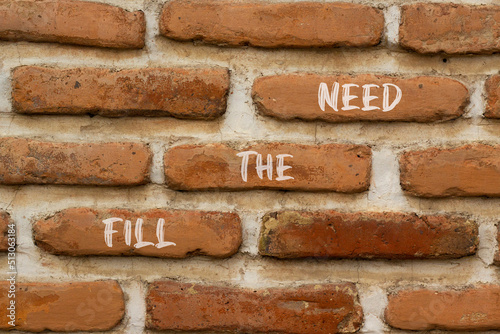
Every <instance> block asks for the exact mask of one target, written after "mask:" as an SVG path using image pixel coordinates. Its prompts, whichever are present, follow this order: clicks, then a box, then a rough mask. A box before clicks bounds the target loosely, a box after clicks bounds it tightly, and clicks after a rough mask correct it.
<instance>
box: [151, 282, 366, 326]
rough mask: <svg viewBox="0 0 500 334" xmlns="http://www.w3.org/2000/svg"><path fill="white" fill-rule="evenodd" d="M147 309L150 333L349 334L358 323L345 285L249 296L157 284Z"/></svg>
mask: <svg viewBox="0 0 500 334" xmlns="http://www.w3.org/2000/svg"><path fill="white" fill-rule="evenodd" d="M146 303H147V313H148V317H147V320H146V327H147V328H149V329H153V330H178V331H214V332H221V331H231V332H238V333H239V332H245V333H263V332H265V333H268V332H273V333H274V332H279V333H296V334H301V333H304V334H306V333H325V334H326V333H353V332H356V331H357V330H358V329H359V328H360V327H361V323H362V321H363V311H362V308H361V306H360V305H359V302H358V296H357V290H356V287H355V285H354V284H349V283H345V284H338V285H334V284H322V285H307V286H301V287H297V288H283V289H278V288H270V289H259V290H253V289H244V288H230V287H218V286H208V285H199V284H186V283H176V282H168V281H158V282H154V283H152V284H151V285H150V288H149V293H148V296H147V301H146Z"/></svg>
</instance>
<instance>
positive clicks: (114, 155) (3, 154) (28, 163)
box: [0, 138, 151, 186]
mask: <svg viewBox="0 0 500 334" xmlns="http://www.w3.org/2000/svg"><path fill="white" fill-rule="evenodd" d="M150 160H151V154H150V152H149V150H148V148H147V147H146V146H145V145H143V144H138V143H85V144H77V143H52V142H41V141H35V140H30V139H24V138H1V139H0V184H31V183H32V184H71V185H106V186H116V185H138V184H144V183H146V182H147V181H148V178H149V165H150Z"/></svg>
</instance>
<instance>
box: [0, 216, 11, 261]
mask: <svg viewBox="0 0 500 334" xmlns="http://www.w3.org/2000/svg"><path fill="white" fill-rule="evenodd" d="M11 223H12V222H11V220H10V215H9V214H8V213H7V212H5V211H0V252H5V251H7V249H8V248H9V244H8V241H9V240H8V236H7V234H8V230H9V224H11Z"/></svg>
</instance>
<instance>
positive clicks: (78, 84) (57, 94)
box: [12, 66, 229, 119]
mask: <svg viewBox="0 0 500 334" xmlns="http://www.w3.org/2000/svg"><path fill="white" fill-rule="evenodd" d="M12 82H13V84H12V103H13V107H14V110H15V111H16V112H19V113H27V114H70V115H75V114H98V115H103V116H174V117H177V118H192V119H213V118H215V117H218V116H221V115H222V114H224V112H225V111H226V98H227V93H228V90H229V73H228V71H227V69H218V68H212V69H170V68H147V69H131V70H122V71H113V70H109V69H103V68H74V69H55V68H43V67H35V66H23V67H18V68H16V69H15V70H14V71H13V73H12Z"/></svg>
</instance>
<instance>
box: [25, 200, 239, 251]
mask: <svg viewBox="0 0 500 334" xmlns="http://www.w3.org/2000/svg"><path fill="white" fill-rule="evenodd" d="M109 218H120V219H122V221H119V222H118V221H117V222H114V224H113V225H112V230H116V231H119V233H114V234H113V235H112V237H111V245H112V246H111V247H110V246H109V245H107V244H106V242H105V238H104V236H105V233H104V232H105V225H106V224H104V223H103V220H105V219H109ZM137 219H142V220H143V221H142V229H139V228H137V226H138V225H137V224H138V223H137ZM159 219H164V222H163V226H164V227H163V228H162V229H161V230H162V231H163V233H164V240H163V241H164V242H173V243H174V244H175V245H170V246H163V247H161V248H160V247H158V245H159V243H160V240H158V238H159V237H158V231H157V229H158V227H159V226H161V225H159ZM126 220H129V221H130V222H131V224H130V225H131V227H130V230H129V233H130V236H131V239H130V241H129V245H127V243H126V240H125V227H124V224H125V221H126ZM135 231H140V232H142V236H143V239H142V240H143V241H144V242H150V243H151V244H150V245H147V246H144V247H142V246H141V247H136V245H135V244H136V242H138V240H137V237H136V238H134V237H132V236H134V235H135ZM33 233H34V238H35V243H36V244H37V245H38V246H39V247H41V248H42V249H44V250H46V251H48V252H50V253H52V254H58V255H71V256H77V255H78V256H79V255H144V256H155V257H168V258H184V257H187V256H191V255H208V256H213V257H221V258H222V257H229V256H231V255H233V254H234V253H236V252H237V251H238V248H239V246H240V244H241V238H242V237H241V223H240V218H239V217H238V215H237V214H235V213H229V212H206V211H181V210H168V211H167V210H161V209H154V210H148V211H131V210H125V209H110V210H93V209H90V208H74V209H67V210H63V211H61V212H58V213H57V214H55V215H53V216H51V217H48V218H45V219H42V220H39V221H38V222H36V223H35V224H34V227H33ZM160 246H161V245H160Z"/></svg>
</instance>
